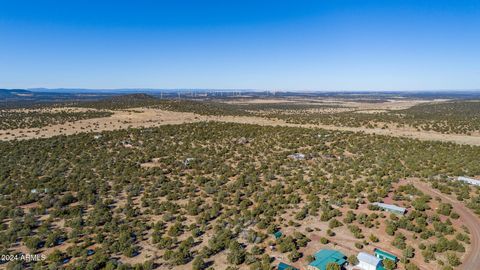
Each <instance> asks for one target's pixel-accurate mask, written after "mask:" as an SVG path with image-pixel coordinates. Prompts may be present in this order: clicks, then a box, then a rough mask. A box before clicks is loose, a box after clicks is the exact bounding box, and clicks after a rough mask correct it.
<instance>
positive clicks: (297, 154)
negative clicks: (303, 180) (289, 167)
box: [288, 153, 305, 160]
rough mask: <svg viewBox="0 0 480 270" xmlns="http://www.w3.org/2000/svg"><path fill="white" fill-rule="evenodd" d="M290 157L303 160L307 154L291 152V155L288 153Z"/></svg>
mask: <svg viewBox="0 0 480 270" xmlns="http://www.w3.org/2000/svg"><path fill="white" fill-rule="evenodd" d="M288 157H289V158H293V159H295V160H302V159H305V155H304V154H302V153H295V154H291V155H288Z"/></svg>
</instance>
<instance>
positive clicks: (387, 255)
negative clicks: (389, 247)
mask: <svg viewBox="0 0 480 270" xmlns="http://www.w3.org/2000/svg"><path fill="white" fill-rule="evenodd" d="M373 252H374V253H375V256H376V257H377V258H379V259H381V260H385V259H389V260H391V261H394V262H398V258H397V256H395V255H393V254H391V253H388V252H386V251H383V250H381V249H378V248H376V249H374V250H373Z"/></svg>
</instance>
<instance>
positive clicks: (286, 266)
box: [277, 262, 298, 270]
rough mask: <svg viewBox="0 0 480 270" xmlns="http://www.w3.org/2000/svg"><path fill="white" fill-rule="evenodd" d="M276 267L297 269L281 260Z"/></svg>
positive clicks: (290, 269)
mask: <svg viewBox="0 0 480 270" xmlns="http://www.w3.org/2000/svg"><path fill="white" fill-rule="evenodd" d="M277 269H278V270H298V269H297V268H295V267H293V266H291V265H289V264H286V263H283V262H281V263H279V264H278V267H277Z"/></svg>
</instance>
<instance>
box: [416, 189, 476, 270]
mask: <svg viewBox="0 0 480 270" xmlns="http://www.w3.org/2000/svg"><path fill="white" fill-rule="evenodd" d="M414 185H415V187H416V188H418V189H419V190H420V191H422V192H423V193H426V194H428V195H430V196H432V197H437V196H438V197H440V198H441V199H442V200H444V201H447V202H448V203H450V204H452V206H453V209H454V210H455V212H457V213H458V214H459V215H460V220H461V221H462V223H463V224H464V225H465V226H466V227H467V228H468V230H469V231H470V241H471V243H470V247H469V248H468V250H467V252H466V253H465V254H464V255H463V257H462V259H461V261H462V264H461V265H460V266H459V267H458V268H457V269H462V270H479V269H480V218H479V217H478V216H477V215H475V214H474V213H473V212H472V211H471V210H470V209H468V208H467V207H466V206H465V205H464V204H463V203H461V202H459V201H457V200H455V199H453V198H451V197H450V196H448V195H445V194H443V193H441V192H440V191H438V190H435V189H433V188H432V187H430V185H429V184H427V183H424V182H420V181H415V183H414Z"/></svg>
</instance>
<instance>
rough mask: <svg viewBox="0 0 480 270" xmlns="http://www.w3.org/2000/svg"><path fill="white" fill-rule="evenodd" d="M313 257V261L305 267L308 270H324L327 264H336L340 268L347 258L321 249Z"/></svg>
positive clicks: (329, 250)
mask: <svg viewBox="0 0 480 270" xmlns="http://www.w3.org/2000/svg"><path fill="white" fill-rule="evenodd" d="M314 257H315V260H314V261H313V262H311V263H310V264H309V265H308V266H307V269H308V270H326V269H327V265H328V264H329V263H336V264H338V265H339V266H340V267H341V266H342V265H344V264H345V263H346V262H347V260H346V259H347V256H345V255H344V254H343V253H341V252H340V251H336V250H332V249H321V250H319V251H318V252H317V253H315V255H314Z"/></svg>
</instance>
